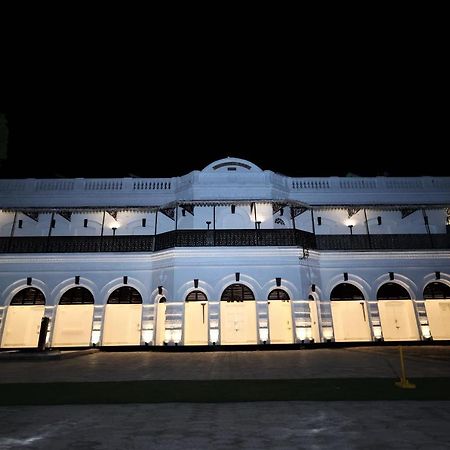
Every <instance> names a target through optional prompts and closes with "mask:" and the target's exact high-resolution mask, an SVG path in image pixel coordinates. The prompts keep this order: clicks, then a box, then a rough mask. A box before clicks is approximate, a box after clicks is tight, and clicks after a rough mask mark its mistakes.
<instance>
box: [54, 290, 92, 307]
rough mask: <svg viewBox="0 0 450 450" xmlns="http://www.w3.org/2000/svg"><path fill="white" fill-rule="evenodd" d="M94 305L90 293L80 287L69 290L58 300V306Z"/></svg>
mask: <svg viewBox="0 0 450 450" xmlns="http://www.w3.org/2000/svg"><path fill="white" fill-rule="evenodd" d="M94 303H95V300H94V296H93V295H92V292H91V291H90V290H89V289H86V288H85V287H82V286H77V287H73V288H70V289H69V290H67V291H66V292H64V294H63V295H62V296H61V298H60V300H59V304H60V305H90V304H94Z"/></svg>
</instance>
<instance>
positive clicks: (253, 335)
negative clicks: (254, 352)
mask: <svg viewBox="0 0 450 450" xmlns="http://www.w3.org/2000/svg"><path fill="white" fill-rule="evenodd" d="M220 300H221V301H220V312H219V314H220V343H221V344H222V345H228V344H238V345H239V344H256V343H257V342H258V325H257V320H256V318H257V313H256V301H255V295H254V294H253V291H252V290H251V289H250V288H249V287H248V286H246V285H245V284H242V283H233V284H230V285H229V286H227V287H226V288H225V290H224V291H223V292H222V296H221V298H220Z"/></svg>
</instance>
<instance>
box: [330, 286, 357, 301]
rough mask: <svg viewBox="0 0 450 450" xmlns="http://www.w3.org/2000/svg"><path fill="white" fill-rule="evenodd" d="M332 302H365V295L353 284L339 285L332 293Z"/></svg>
mask: <svg viewBox="0 0 450 450" xmlns="http://www.w3.org/2000/svg"><path fill="white" fill-rule="evenodd" d="M330 300H364V294H363V293H362V292H361V290H360V289H359V288H357V287H356V286H355V285H354V284H351V283H339V284H338V285H336V286H335V287H334V288H333V289H332V291H331V293H330Z"/></svg>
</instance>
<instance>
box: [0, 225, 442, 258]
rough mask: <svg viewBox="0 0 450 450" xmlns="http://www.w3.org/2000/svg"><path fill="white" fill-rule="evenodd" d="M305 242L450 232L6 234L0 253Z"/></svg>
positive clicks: (392, 245) (366, 242) (391, 243)
mask: <svg viewBox="0 0 450 450" xmlns="http://www.w3.org/2000/svg"><path fill="white" fill-rule="evenodd" d="M242 246H249V247H254V246H272V247H304V248H308V249H318V250H343V251H352V250H354V251H358V250H369V251H370V250H426V249H450V234H432V235H429V234H378V235H376V234H372V235H362V234H354V235H316V236H315V235H314V234H312V233H309V232H307V231H302V230H292V229H291V230H177V231H169V232H167V233H162V234H158V235H156V237H155V236H149V235H145V236H143V235H141V236H131V235H130V236H50V237H13V238H10V237H2V238H0V253H85V252H152V251H158V250H164V249H167V248H173V247H242Z"/></svg>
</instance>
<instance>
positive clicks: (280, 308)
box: [267, 288, 295, 344]
mask: <svg viewBox="0 0 450 450" xmlns="http://www.w3.org/2000/svg"><path fill="white" fill-rule="evenodd" d="M267 297H268V298H267V300H268V301H267V307H268V319H269V338H270V343H271V344H292V343H293V342H294V331H295V327H294V321H293V317H292V305H291V302H290V298H289V294H288V293H287V292H286V291H285V290H284V289H279V288H276V289H273V290H272V291H270V292H269V295H268V296H267Z"/></svg>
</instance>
